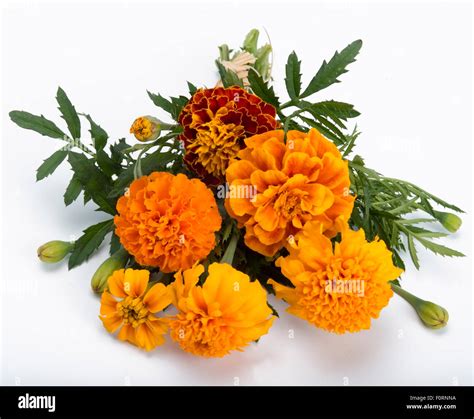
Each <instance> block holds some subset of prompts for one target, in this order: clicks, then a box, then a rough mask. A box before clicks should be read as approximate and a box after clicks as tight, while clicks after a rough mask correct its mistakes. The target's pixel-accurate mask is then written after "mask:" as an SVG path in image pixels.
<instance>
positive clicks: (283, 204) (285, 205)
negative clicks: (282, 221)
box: [274, 193, 301, 218]
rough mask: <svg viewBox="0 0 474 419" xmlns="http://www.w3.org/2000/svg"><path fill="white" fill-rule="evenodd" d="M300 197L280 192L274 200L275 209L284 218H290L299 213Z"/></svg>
mask: <svg viewBox="0 0 474 419" xmlns="http://www.w3.org/2000/svg"><path fill="white" fill-rule="evenodd" d="M300 204H301V197H299V196H297V195H294V194H288V193H282V194H281V195H279V196H278V198H277V199H276V201H275V207H274V208H275V210H276V211H277V212H278V213H280V214H281V215H283V216H284V217H285V218H292V217H294V216H295V215H298V214H300V213H301V205H300Z"/></svg>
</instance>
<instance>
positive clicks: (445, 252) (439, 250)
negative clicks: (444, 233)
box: [417, 237, 465, 257]
mask: <svg viewBox="0 0 474 419" xmlns="http://www.w3.org/2000/svg"><path fill="white" fill-rule="evenodd" d="M417 240H418V241H419V242H420V243H421V244H422V245H423V246H424V247H426V248H427V249H428V250H431V251H432V252H433V253H436V254H438V255H441V256H449V257H454V256H458V257H462V256H465V255H464V254H463V253H461V252H458V251H457V250H454V249H451V248H449V247H446V246H443V245H442V244H438V243H434V242H432V241H430V240H427V239H423V238H421V237H417Z"/></svg>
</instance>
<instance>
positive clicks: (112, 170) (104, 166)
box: [95, 150, 122, 176]
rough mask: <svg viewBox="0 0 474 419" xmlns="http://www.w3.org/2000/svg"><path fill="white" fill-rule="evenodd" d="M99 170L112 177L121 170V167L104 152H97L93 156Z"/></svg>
mask: <svg viewBox="0 0 474 419" xmlns="http://www.w3.org/2000/svg"><path fill="white" fill-rule="evenodd" d="M95 159H96V160H97V164H98V165H99V167H100V169H101V170H102V171H103V172H104V173H105V174H106V175H107V176H112V175H115V174H118V173H120V172H121V170H122V166H121V165H120V164H118V163H117V162H116V161H115V160H113V159H111V158H110V157H109V155H108V154H107V153H106V152H105V151H104V150H98V151H97V153H96V156H95Z"/></svg>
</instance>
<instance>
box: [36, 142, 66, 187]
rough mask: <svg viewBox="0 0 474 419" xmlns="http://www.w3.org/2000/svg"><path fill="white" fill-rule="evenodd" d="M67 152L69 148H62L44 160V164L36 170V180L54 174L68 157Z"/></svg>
mask: <svg viewBox="0 0 474 419" xmlns="http://www.w3.org/2000/svg"><path fill="white" fill-rule="evenodd" d="M67 153H68V152H67V150H63V149H61V150H58V151H56V152H55V153H53V154H51V156H49V157H48V158H47V159H46V160H44V161H43V164H42V165H41V166H40V167H38V169H37V170H36V180H37V181H38V180H41V179H44V178H45V177H47V176H49V175H50V174H52V173H53V172H54V171H55V170H56V169H57V168H58V166H59V165H60V164H61V163H62V162H63V160H64V159H65V158H66V156H67Z"/></svg>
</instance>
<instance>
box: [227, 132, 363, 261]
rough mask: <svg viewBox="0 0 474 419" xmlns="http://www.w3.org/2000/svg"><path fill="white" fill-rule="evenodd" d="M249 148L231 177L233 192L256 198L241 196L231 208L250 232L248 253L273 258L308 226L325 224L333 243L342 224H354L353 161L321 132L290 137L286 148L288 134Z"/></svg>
mask: <svg viewBox="0 0 474 419" xmlns="http://www.w3.org/2000/svg"><path fill="white" fill-rule="evenodd" d="M245 144H246V146H247V148H245V149H243V150H242V151H240V152H239V155H238V157H239V160H234V162H233V163H232V164H231V165H230V166H229V167H228V169H227V171H226V177H227V182H228V183H229V184H230V187H231V188H232V189H233V190H236V191H238V190H239V188H241V189H243V188H249V186H251V187H253V188H254V189H255V194H254V196H242V194H239V193H236V194H234V195H235V196H230V197H229V198H228V199H227V200H226V202H225V206H226V209H227V211H228V213H229V214H230V215H231V216H232V217H233V218H235V219H237V221H238V222H239V226H245V229H246V234H245V244H246V245H247V246H248V247H250V248H251V249H253V250H255V251H256V252H259V253H261V254H263V255H265V256H273V255H274V254H275V253H276V252H277V251H278V250H279V249H281V248H282V247H283V246H284V244H285V242H286V241H287V240H288V238H289V237H291V236H293V235H295V234H296V233H297V232H298V231H299V230H300V229H301V228H303V226H304V225H305V224H306V223H307V222H308V221H319V222H320V223H321V225H322V226H323V228H324V230H325V234H326V235H327V236H328V237H332V236H334V235H335V234H336V233H337V229H336V225H335V220H336V218H338V217H342V219H343V220H344V221H347V220H348V219H349V217H350V215H351V212H352V207H353V204H354V197H353V196H351V195H350V194H349V186H350V180H349V169H348V165H347V161H345V160H343V159H342V156H341V153H339V150H338V149H337V148H336V146H335V145H334V144H333V143H332V142H330V141H329V140H327V139H326V138H324V137H323V136H322V135H321V134H320V133H319V132H318V131H317V130H315V129H312V130H310V131H309V132H308V133H304V132H300V131H289V132H288V134H287V139H286V143H285V142H284V133H283V131H282V130H276V131H269V132H266V133H264V134H260V135H255V136H253V137H250V138H247V139H246V140H245Z"/></svg>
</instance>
